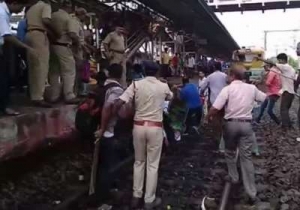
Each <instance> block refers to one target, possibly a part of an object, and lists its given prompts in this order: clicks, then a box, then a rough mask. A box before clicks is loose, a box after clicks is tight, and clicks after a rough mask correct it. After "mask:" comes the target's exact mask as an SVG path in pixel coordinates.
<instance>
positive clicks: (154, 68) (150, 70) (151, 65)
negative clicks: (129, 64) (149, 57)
mask: <svg viewBox="0 0 300 210" xmlns="http://www.w3.org/2000/svg"><path fill="white" fill-rule="evenodd" d="M142 66H143V67H144V69H145V73H146V75H155V74H156V73H157V72H158V70H159V65H158V64H157V63H155V62H153V61H143V62H142Z"/></svg>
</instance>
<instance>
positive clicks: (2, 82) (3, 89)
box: [0, 45, 10, 112]
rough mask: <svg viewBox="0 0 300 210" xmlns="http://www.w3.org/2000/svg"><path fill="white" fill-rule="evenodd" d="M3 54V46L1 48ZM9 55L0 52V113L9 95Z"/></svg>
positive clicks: (3, 109) (5, 106)
mask: <svg viewBox="0 0 300 210" xmlns="http://www.w3.org/2000/svg"><path fill="white" fill-rule="evenodd" d="M3 52H5V45H4V46H3ZM8 60H9V55H7V53H3V54H1V52H0V112H3V111H5V109H6V108H7V105H8V102H9V95H10V71H9V69H8Z"/></svg>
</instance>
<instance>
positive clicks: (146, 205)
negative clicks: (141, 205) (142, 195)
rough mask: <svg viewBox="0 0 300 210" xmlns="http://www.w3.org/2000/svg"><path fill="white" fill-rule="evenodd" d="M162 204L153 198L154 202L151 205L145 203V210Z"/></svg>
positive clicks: (159, 199) (159, 200)
mask: <svg viewBox="0 0 300 210" xmlns="http://www.w3.org/2000/svg"><path fill="white" fill-rule="evenodd" d="M161 203H162V200H161V198H155V200H154V201H153V202H152V203H145V209H146V210H151V209H154V208H156V207H159V206H160V205H161Z"/></svg>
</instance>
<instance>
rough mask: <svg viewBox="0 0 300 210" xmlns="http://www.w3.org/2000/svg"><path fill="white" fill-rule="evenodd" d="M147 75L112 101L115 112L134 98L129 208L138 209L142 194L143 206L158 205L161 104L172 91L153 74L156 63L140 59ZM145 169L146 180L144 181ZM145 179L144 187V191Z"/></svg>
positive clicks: (161, 131) (156, 66)
mask: <svg viewBox="0 0 300 210" xmlns="http://www.w3.org/2000/svg"><path fill="white" fill-rule="evenodd" d="M142 65H143V66H144V68H145V74H146V77H145V78H144V79H142V80H139V81H135V82H134V83H133V84H131V85H130V86H129V87H128V88H127V89H126V90H125V92H124V93H123V94H122V95H121V96H120V98H119V99H120V100H119V101H117V102H116V103H115V111H116V110H119V108H120V107H121V105H122V104H124V103H129V102H131V101H132V100H134V105H135V114H134V128H133V145H134V152H135V162H134V169H133V170H134V172H133V173H134V174H133V177H134V178H133V200H132V208H134V209H135V208H138V207H139V205H140V203H141V199H142V197H143V195H144V200H145V209H146V210H148V209H153V208H155V207H158V206H159V205H160V204H161V199H160V198H157V197H156V187H157V179H158V169H159V162H160V156H161V151H162V145H163V123H162V120H163V119H162V117H163V107H164V102H165V100H171V99H172V98H173V93H172V92H171V90H170V88H169V87H168V85H167V84H166V83H162V82H161V81H159V80H158V79H157V78H156V77H155V76H156V75H157V73H158V70H159V66H158V65H157V64H155V63H154V62H152V61H143V62H142ZM145 172H146V181H145ZM144 182H146V183H145V186H146V189H145V194H144V193H143V192H144Z"/></svg>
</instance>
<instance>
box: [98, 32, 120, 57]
mask: <svg viewBox="0 0 300 210" xmlns="http://www.w3.org/2000/svg"><path fill="white" fill-rule="evenodd" d="M103 44H107V45H108V46H109V49H110V50H112V51H114V50H115V51H120V52H124V53H125V40H124V36H123V35H119V34H118V33H117V32H115V31H114V32H111V33H109V34H108V35H107V36H106V38H105V39H104V40H103Z"/></svg>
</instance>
